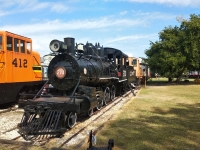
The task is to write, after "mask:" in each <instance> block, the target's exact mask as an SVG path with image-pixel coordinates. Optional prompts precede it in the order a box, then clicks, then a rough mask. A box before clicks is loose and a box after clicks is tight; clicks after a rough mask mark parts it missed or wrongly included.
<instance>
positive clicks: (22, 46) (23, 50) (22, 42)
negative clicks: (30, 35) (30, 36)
mask: <svg viewBox="0 0 200 150" xmlns="http://www.w3.org/2000/svg"><path fill="white" fill-rule="evenodd" d="M20 47H21V53H25V47H24V41H22V40H21V41H20Z"/></svg>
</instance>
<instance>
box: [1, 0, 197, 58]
mask: <svg viewBox="0 0 200 150" xmlns="http://www.w3.org/2000/svg"><path fill="white" fill-rule="evenodd" d="M190 14H196V15H198V14H200V0H0V30H6V31H9V32H13V33H16V34H19V35H22V36H26V37H29V38H32V41H33V49H34V50H35V51H37V52H39V53H40V54H41V56H44V55H46V54H49V53H50V52H51V51H50V49H49V43H50V42H51V41H52V40H54V39H57V40H60V41H64V38H66V37H73V38H75V42H76V43H84V44H85V43H86V42H90V43H93V44H94V45H95V43H100V45H103V47H112V48H116V49H119V50H121V51H123V52H124V53H125V54H127V55H129V56H132V57H137V58H139V57H146V55H145V51H146V50H147V49H149V48H150V42H151V41H152V42H155V41H158V40H159V32H161V31H162V30H163V29H164V28H165V27H169V26H172V27H174V26H180V22H178V20H177V18H183V19H189V17H190Z"/></svg>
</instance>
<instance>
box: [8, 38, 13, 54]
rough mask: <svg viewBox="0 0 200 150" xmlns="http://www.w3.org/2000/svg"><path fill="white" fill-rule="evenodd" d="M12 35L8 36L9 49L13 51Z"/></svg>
mask: <svg viewBox="0 0 200 150" xmlns="http://www.w3.org/2000/svg"><path fill="white" fill-rule="evenodd" d="M12 47H13V45H12V37H10V36H7V50H9V51H12Z"/></svg>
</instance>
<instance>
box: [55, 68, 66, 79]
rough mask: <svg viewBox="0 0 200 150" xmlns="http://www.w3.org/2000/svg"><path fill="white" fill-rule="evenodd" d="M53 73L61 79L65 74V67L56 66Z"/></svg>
mask: <svg viewBox="0 0 200 150" xmlns="http://www.w3.org/2000/svg"><path fill="white" fill-rule="evenodd" d="M55 75H56V77H57V78H58V79H63V78H64V77H65V76H66V69H65V68H63V67H58V68H57V69H56V71H55Z"/></svg>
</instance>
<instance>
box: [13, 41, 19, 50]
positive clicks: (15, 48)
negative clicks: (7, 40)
mask: <svg viewBox="0 0 200 150" xmlns="http://www.w3.org/2000/svg"><path fill="white" fill-rule="evenodd" d="M14 51H15V52H19V40H18V39H16V38H14Z"/></svg>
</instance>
